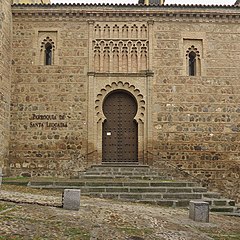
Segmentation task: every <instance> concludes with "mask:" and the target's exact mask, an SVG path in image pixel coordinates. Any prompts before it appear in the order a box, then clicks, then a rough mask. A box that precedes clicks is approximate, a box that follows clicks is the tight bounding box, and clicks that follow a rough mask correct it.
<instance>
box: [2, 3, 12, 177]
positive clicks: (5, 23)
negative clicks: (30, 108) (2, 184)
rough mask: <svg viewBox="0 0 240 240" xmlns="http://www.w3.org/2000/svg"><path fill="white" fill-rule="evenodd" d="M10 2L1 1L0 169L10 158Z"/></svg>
mask: <svg viewBox="0 0 240 240" xmlns="http://www.w3.org/2000/svg"><path fill="white" fill-rule="evenodd" d="M10 2H11V1H10V0H2V1H1V2H0V56H1V57H0V58H1V61H0V169H1V168H2V166H3V164H4V162H5V163H6V160H7V159H8V146H9V123H10V111H9V110H10V88H11V76H10V69H11V19H12V18H11V5H10ZM0 175H1V171H0Z"/></svg>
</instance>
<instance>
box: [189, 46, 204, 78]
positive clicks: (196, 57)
mask: <svg viewBox="0 0 240 240" xmlns="http://www.w3.org/2000/svg"><path fill="white" fill-rule="evenodd" d="M186 61H187V74H188V76H200V75H201V62H200V53H199V51H198V50H197V48H195V47H194V46H191V47H190V48H188V50H187V52H186Z"/></svg>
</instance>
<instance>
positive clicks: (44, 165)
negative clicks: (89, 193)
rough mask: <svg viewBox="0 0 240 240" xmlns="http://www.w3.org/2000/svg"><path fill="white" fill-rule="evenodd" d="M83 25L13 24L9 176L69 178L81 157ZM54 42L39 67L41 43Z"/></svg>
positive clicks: (83, 153) (85, 44)
mask: <svg viewBox="0 0 240 240" xmlns="http://www.w3.org/2000/svg"><path fill="white" fill-rule="evenodd" d="M87 27H88V25H87V22H82V21H79V22H68V21H59V22H55V21H50V20H49V19H45V21H44V20H43V19H35V20H32V19H27V20H26V19H22V18H21V17H20V18H17V17H16V18H14V20H13V50H14V51H13V62H14V65H13V81H12V104H11V115H12V119H11V144H10V167H11V169H12V172H11V174H22V175H24V176H30V175H31V176H34V175H45V176H46V175H49V176H54V175H58V176H69V175H74V172H75V171H76V170H80V169H83V167H84V159H85V157H86V151H87V146H86V131H87V129H86V126H87V125H86V123H87V119H86V116H87V110H86V104H87V102H86V97H87V70H88V65H87V61H88V42H87V37H88V29H87ZM46 36H50V38H52V39H55V41H56V42H55V43H54V44H55V50H54V51H55V52H54V54H55V56H54V60H55V62H54V63H53V65H50V66H44V65H43V64H44V62H43V61H44V60H43V59H42V58H41V57H40V55H41V54H40V51H42V50H41V46H40V45H41V42H42V41H43V40H44V38H45V37H46Z"/></svg>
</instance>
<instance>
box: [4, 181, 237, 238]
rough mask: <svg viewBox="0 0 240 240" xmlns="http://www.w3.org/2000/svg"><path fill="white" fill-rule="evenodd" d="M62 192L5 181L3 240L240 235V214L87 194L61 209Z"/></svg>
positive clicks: (221, 236) (223, 236)
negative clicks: (205, 217) (77, 204)
mask: <svg viewBox="0 0 240 240" xmlns="http://www.w3.org/2000/svg"><path fill="white" fill-rule="evenodd" d="M59 206H61V193H60V192H52V191H46V190H34V189H29V188H26V187H15V186H10V185H3V186H2V189H1V190H0V240H3V239H17V240H20V239H27V240H28V239H34V240H40V239H57V240H61V239H77V240H143V239H144V240H210V239H215V240H240V218H239V217H228V216H220V215H217V214H211V215H210V223H197V222H194V221H192V220H190V219H188V211H187V210H184V209H173V208H162V207H157V206H151V205H143V204H136V203H126V202H118V201H113V200H103V199H94V198H87V197H83V198H82V199H81V209H80V210H79V211H68V210H64V209H62V208H60V207H59Z"/></svg>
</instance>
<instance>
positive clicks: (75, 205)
mask: <svg viewBox="0 0 240 240" xmlns="http://www.w3.org/2000/svg"><path fill="white" fill-rule="evenodd" d="M80 194H81V190H79V189H64V195H63V208H64V209H67V210H76V211H78V210H79V208H80Z"/></svg>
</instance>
